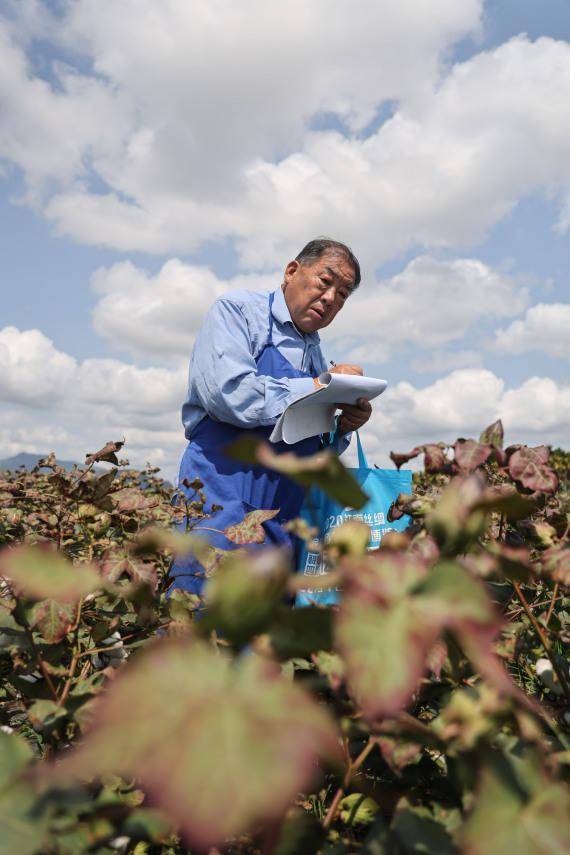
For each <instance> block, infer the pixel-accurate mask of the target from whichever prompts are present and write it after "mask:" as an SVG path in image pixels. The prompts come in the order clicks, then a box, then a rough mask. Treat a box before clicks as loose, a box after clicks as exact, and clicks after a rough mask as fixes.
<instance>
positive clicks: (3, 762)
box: [0, 731, 45, 855]
mask: <svg viewBox="0 0 570 855" xmlns="http://www.w3.org/2000/svg"><path fill="white" fill-rule="evenodd" d="M31 758H32V752H31V749H30V747H29V746H28V744H27V743H26V742H25V741H24V740H23V739H22V738H21V737H19V736H17V735H16V734H14V733H11V734H7V733H3V732H1V731H0V829H1V833H0V855H16V853H17V855H34V853H37V852H38V850H40V847H41V846H42V843H43V841H44V837H45V823H44V821H43V820H42V819H41V818H40V817H39V816H38V815H37V812H36V811H35V801H36V799H35V795H34V793H33V791H32V790H31V788H30V787H29V786H28V785H27V784H25V783H24V782H23V779H22V774H23V773H24V772H25V771H26V769H27V767H28V766H29V763H30V760H31Z"/></svg>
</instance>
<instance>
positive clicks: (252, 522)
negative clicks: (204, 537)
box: [224, 508, 279, 544]
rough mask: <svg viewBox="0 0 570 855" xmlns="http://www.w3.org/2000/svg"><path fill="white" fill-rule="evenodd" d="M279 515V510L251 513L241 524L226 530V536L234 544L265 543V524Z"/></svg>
mask: <svg viewBox="0 0 570 855" xmlns="http://www.w3.org/2000/svg"><path fill="white" fill-rule="evenodd" d="M278 513H279V508H277V510H274V511H262V510H257V511H251V512H250V513H249V514H246V515H245V517H244V518H243V520H242V521H241V522H240V523H237V525H231V526H229V527H228V528H226V529H225V530H224V534H225V536H226V537H227V538H228V540H231V541H232V543H239V544H242V543H263V542H264V540H265V529H264V528H263V523H264V522H267V520H272V519H273V517H276V516H277V514H278Z"/></svg>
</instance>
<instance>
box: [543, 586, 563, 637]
mask: <svg viewBox="0 0 570 855" xmlns="http://www.w3.org/2000/svg"><path fill="white" fill-rule="evenodd" d="M559 587H560V583H559V582H555V583H554V590H553V592H552V599H551V600H550V605H549V607H548V611H547V612H546V617H545V618H544V623H545V625H546V626H548V622H549V620H550V618H551V617H552V612H553V611H554V603H555V602H556V598H557V596H558V588H559Z"/></svg>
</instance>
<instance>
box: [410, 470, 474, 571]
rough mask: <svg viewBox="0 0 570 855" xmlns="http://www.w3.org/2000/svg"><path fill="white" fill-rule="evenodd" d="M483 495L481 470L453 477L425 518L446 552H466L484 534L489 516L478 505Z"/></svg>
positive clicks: (428, 527) (442, 549)
mask: <svg viewBox="0 0 570 855" xmlns="http://www.w3.org/2000/svg"><path fill="white" fill-rule="evenodd" d="M482 496H483V482H482V480H481V478H480V476H479V475H478V473H474V474H472V475H469V476H468V477H457V478H454V479H453V481H451V483H450V484H449V485H448V486H447V487H446V488H445V490H443V492H442V493H441V495H440V497H439V501H438V502H437V504H436V505H435V507H434V508H433V510H432V511H431V512H430V513H429V514H428V515H427V516H426V520H425V525H426V529H427V530H428V532H429V533H430V534H431V535H432V536H433V537H434V539H435V540H436V541H437V544H438V546H439V547H440V549H441V551H442V552H443V553H445V554H447V555H454V554H457V553H459V552H464V551H465V550H466V549H467V548H468V547H469V546H470V545H471V544H473V543H475V542H476V541H477V540H478V538H479V537H480V536H481V535H482V534H483V532H484V531H485V526H486V522H487V517H486V513H485V511H483V510H481V509H480V508H478V507H477V502H479V501H480V500H481V498H482Z"/></svg>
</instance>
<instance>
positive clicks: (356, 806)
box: [339, 793, 378, 825]
mask: <svg viewBox="0 0 570 855" xmlns="http://www.w3.org/2000/svg"><path fill="white" fill-rule="evenodd" d="M339 811H340V818H341V820H342V822H344V823H345V825H370V823H371V822H374V818H375V816H376V814H377V813H378V805H377V804H376V802H375V801H374V799H371V798H369V797H368V796H365V795H363V794H362V793H350V795H348V796H345V797H344V798H343V799H341V801H340V804H339Z"/></svg>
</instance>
